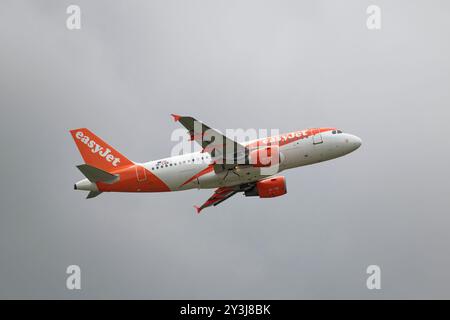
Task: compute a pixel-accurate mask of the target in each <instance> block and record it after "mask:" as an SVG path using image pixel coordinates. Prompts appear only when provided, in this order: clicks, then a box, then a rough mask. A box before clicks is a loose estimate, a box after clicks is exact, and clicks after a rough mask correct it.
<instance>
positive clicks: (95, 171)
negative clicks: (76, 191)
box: [77, 164, 119, 184]
mask: <svg viewBox="0 0 450 320" xmlns="http://www.w3.org/2000/svg"><path fill="white" fill-rule="evenodd" d="M77 168H78V169H79V170H80V171H81V173H82V174H84V176H85V177H86V178H88V180H89V181H91V182H104V183H108V184H111V183H114V182H116V181H117V180H119V176H118V175H116V174H112V173H109V172H106V171H103V170H101V169H99V168H96V167H93V166H90V165H88V164H80V165H79V166H77Z"/></svg>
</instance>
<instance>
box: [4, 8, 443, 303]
mask: <svg viewBox="0 0 450 320" xmlns="http://www.w3.org/2000/svg"><path fill="white" fill-rule="evenodd" d="M69 4H77V5H79V6H80V7H81V11H82V16H81V30H77V31H69V30H67V28H66V18H67V14H66V8H67V6H68V5H69ZM371 4H376V5H378V6H379V7H380V8H381V13H382V28H381V30H379V31H369V30H368V29H367V27H366V18H367V14H366V9H367V7H368V6H369V5H371ZM449 16H450V2H449V1H444V0H441V1H439V0H432V1H419V0H394V1H393V0H389V1H388V0H370V1H365V0H363V1H361V0H348V1H333V0H315V1H298V0H281V1H280V0H277V1H275V0H272V1H261V0H244V1H242V0H239V1H238V0H227V1H223V0H220V1H219V0H212V1H210V0H208V1H207V0H191V1H182V0H159V1H154V0H150V1H144V0H140V1H138V0H131V1H110V0H108V1H106V0H105V1H99V0H96V1H92V0H71V1H65V0H64V1H50V0H38V1H31V0H30V1H20V0H3V1H1V2H0V40H1V47H0V106H1V117H0V144H1V145H0V146H1V157H0V172H1V184H0V200H1V201H0V298H62V299H77V298H88V299H90V298H149V299H157V298H177V299H179V298H192V299H197V298H211V299H213V298H222V299H230V298H246V299H249V298H254V299H260V298H265V299H281V298H287V299H301V298H312V299H315V298H331V299H337V298H344V299H347V298H362V299H379V298H387V299H391V298H447V299H448V298H450V274H449V270H450V255H449V244H450V235H449V230H450V225H449V224H450V216H449V214H450V212H449V211H450V210H449V207H450V200H449V199H450V197H449V181H450V169H449V167H448V164H449V153H450V148H449V147H450V143H449V139H448V131H447V126H448V121H449V116H450V111H449V107H450V90H449V89H450V42H449V39H450V19H449ZM170 113H180V114H186V115H192V116H195V117H196V118H198V119H201V120H203V121H204V122H206V123H207V124H209V125H210V126H213V127H216V128H218V129H221V130H224V129H226V128H244V129H247V128H267V129H270V128H278V129H280V131H282V132H288V131H292V130H297V129H304V128H307V127H315V126H335V127H339V128H341V129H343V130H344V131H346V132H351V133H353V134H356V135H358V136H359V137H361V138H362V139H363V146H362V147H361V148H360V149H358V150H357V151H356V152H354V153H352V154H350V155H348V156H345V157H343V158H340V159H337V160H334V161H331V162H326V163H321V164H317V165H314V166H309V167H303V168H297V169H294V170H290V171H287V172H285V176H286V179H287V183H288V194H287V195H285V196H283V197H279V198H274V199H264V200H263V199H256V198H245V197H242V196H235V197H234V198H232V199H230V200H229V201H226V202H224V203H223V204H222V205H220V206H218V207H216V208H213V209H208V210H205V211H204V214H202V215H196V214H195V211H194V209H193V208H192V205H194V204H201V203H202V202H203V201H204V200H205V199H206V198H208V197H209V196H210V194H211V192H212V191H211V190H200V191H198V190H191V191H186V192H180V193H166V194H102V195H101V196H99V197H97V198H95V199H92V200H89V201H87V200H85V199H84V196H85V194H84V193H82V192H75V191H74V190H73V189H72V186H73V183H74V182H76V181H77V180H79V179H81V178H82V175H81V174H80V172H78V170H77V169H76V167H75V165H77V164H80V163H81V162H82V160H81V157H80V155H79V153H78V151H77V150H76V147H75V145H74V143H73V141H72V139H71V136H70V134H69V130H70V129H73V128H77V127H82V126H86V127H88V128H90V129H91V130H92V131H94V132H95V133H96V134H98V135H99V136H100V137H102V138H103V139H104V140H106V141H107V142H109V143H110V144H112V145H113V146H114V147H116V148H117V149H118V150H120V151H121V152H122V153H124V154H125V155H127V156H128V157H129V158H131V159H133V160H135V161H148V160H152V159H158V158H162V157H166V156H168V155H169V154H170V150H171V148H172V147H173V142H171V141H170V135H171V133H172V131H173V130H174V129H177V128H178V125H177V124H176V123H174V122H173V121H172V119H171V117H170ZM71 264H77V265H79V266H80V267H81V270H82V290H80V291H69V290H67V289H66V286H65V281H66V276H67V275H66V273H65V271H66V267H67V266H68V265H71ZM372 264H376V265H379V266H380V267H381V271H382V274H381V283H382V289H381V290H378V291H377V290H368V289H367V288H366V278H367V274H366V268H367V266H368V265H372Z"/></svg>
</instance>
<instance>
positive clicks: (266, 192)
mask: <svg viewBox="0 0 450 320" xmlns="http://www.w3.org/2000/svg"><path fill="white" fill-rule="evenodd" d="M255 189H256V190H255V191H256V192H255V193H256V194H254V195H258V196H259V197H260V198H274V197H279V196H282V195H283V194H286V193H287V189H286V179H285V178H284V177H283V176H278V177H272V178H268V179H264V180H261V181H258V182H256V188H255ZM249 195H250V194H249Z"/></svg>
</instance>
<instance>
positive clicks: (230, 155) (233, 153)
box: [172, 114, 248, 166]
mask: <svg viewBox="0 0 450 320" xmlns="http://www.w3.org/2000/svg"><path fill="white" fill-rule="evenodd" d="M172 117H173V118H174V120H175V121H177V122H180V123H181V124H182V125H183V126H184V127H185V128H186V129H187V130H188V133H189V135H190V137H191V140H193V141H195V142H197V143H198V144H199V145H200V146H201V147H202V148H203V151H202V152H209V153H211V156H212V157H213V158H215V159H218V158H221V159H226V161H223V163H226V164H232V163H237V159H244V158H245V156H246V154H247V153H248V150H247V148H246V147H245V146H243V145H242V144H240V143H238V142H236V141H234V140H232V139H229V138H227V137H226V136H225V135H223V134H222V133H220V132H219V131H217V130H215V129H212V128H211V127H209V126H207V125H206V124H204V123H203V122H201V121H198V120H196V119H194V118H192V117H188V116H180V115H176V114H172ZM216 162H217V161H216ZM232 166H234V165H232Z"/></svg>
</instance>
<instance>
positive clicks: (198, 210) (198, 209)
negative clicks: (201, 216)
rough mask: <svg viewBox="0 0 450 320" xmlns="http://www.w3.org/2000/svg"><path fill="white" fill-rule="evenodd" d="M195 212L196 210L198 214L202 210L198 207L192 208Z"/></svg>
mask: <svg viewBox="0 0 450 320" xmlns="http://www.w3.org/2000/svg"><path fill="white" fill-rule="evenodd" d="M194 208H195V210H197V214H198V213H200V211H202V208H200V207H198V206H194Z"/></svg>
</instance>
